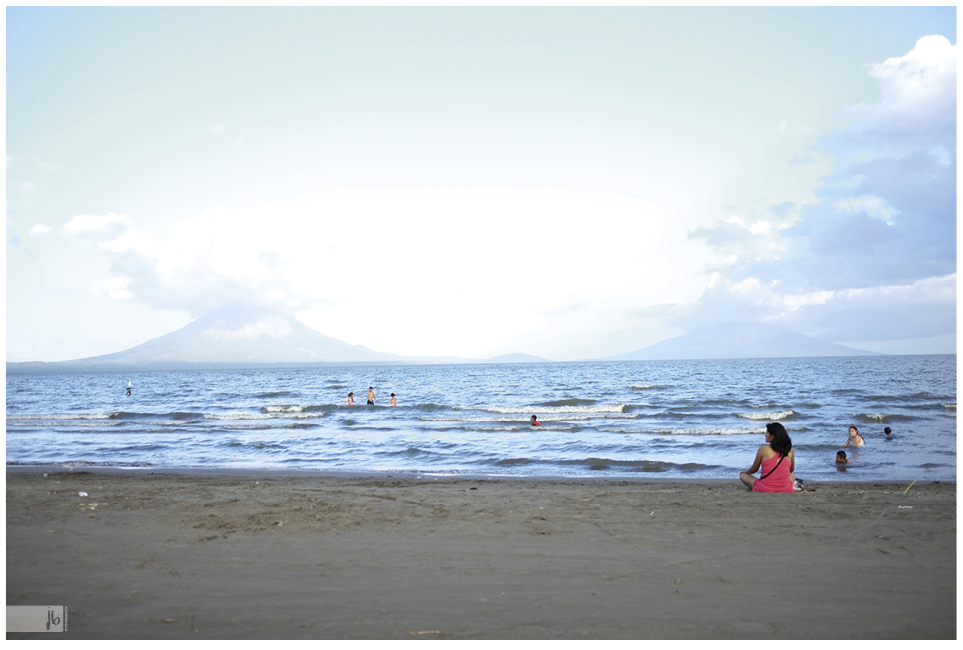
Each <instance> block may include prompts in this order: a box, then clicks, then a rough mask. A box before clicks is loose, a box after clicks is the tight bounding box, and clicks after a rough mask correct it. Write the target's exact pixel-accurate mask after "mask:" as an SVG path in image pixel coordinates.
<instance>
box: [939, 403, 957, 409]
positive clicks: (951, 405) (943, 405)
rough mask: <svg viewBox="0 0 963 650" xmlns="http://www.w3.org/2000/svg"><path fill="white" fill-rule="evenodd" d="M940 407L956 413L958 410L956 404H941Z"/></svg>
mask: <svg viewBox="0 0 963 650" xmlns="http://www.w3.org/2000/svg"><path fill="white" fill-rule="evenodd" d="M940 406H942V407H943V408H945V409H952V410H954V411H955V410H956V404H940Z"/></svg>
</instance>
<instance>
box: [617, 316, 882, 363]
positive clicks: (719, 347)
mask: <svg viewBox="0 0 963 650" xmlns="http://www.w3.org/2000/svg"><path fill="white" fill-rule="evenodd" d="M876 354H879V353H878V352H868V351H866V350H858V349H856V348H851V347H848V346H845V345H838V344H836V343H830V342H829V341H822V340H820V339H815V338H813V337H811V336H806V335H804V334H800V333H799V332H794V331H792V330H791V329H788V328H785V327H779V326H778V325H762V324H757V323H724V324H721V325H715V326H712V327H706V328H703V329H699V330H694V331H692V332H687V333H686V334H683V335H682V336H677V337H675V338H672V339H666V340H665V341H661V342H659V343H656V344H654V345H650V346H648V347H646V348H642V349H641V350H636V351H635V352H629V353H628V354H620V355H618V356H614V357H606V359H605V360H606V361H654V360H661V359H755V358H766V357H855V356H868V355H876Z"/></svg>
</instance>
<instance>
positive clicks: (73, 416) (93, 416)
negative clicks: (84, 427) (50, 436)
mask: <svg viewBox="0 0 963 650" xmlns="http://www.w3.org/2000/svg"><path fill="white" fill-rule="evenodd" d="M10 417H12V418H13V419H16V420H107V419H109V418H111V417H113V414H106V413H69V414H64V415H59V414H54V415H14V416H10Z"/></svg>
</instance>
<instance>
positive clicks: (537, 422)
mask: <svg viewBox="0 0 963 650" xmlns="http://www.w3.org/2000/svg"><path fill="white" fill-rule="evenodd" d="M532 426H533V427H540V426H542V424H541V422H539V421H538V418H537V417H535V416H534V415H533V416H532Z"/></svg>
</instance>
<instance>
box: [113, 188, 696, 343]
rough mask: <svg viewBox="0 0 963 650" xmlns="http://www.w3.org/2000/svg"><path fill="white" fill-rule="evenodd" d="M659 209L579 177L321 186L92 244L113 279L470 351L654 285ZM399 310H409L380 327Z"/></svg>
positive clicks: (202, 301) (173, 295)
mask: <svg viewBox="0 0 963 650" xmlns="http://www.w3.org/2000/svg"><path fill="white" fill-rule="evenodd" d="M668 223H669V215H668V213H667V212H666V211H665V210H664V208H662V207H660V206H659V205H657V204H654V203H652V202H650V201H648V200H647V199H644V198H641V197H637V196H633V195H629V194H621V193H612V192H605V191H599V190H595V189H585V188H560V187H498V186H493V187H422V188H410V187H409V188H371V187H359V188H329V189H325V190H322V191H320V192H316V193H313V194H310V195H304V196H299V197H294V198H289V199H284V200H280V201H275V202H271V203H266V204H261V205H252V206H243V207H227V206H216V207H214V208H211V209H209V210H206V211H204V212H202V213H200V214H198V215H197V216H195V217H191V218H188V219H184V220H182V221H180V222H177V223H176V224H174V225H172V226H170V227H169V228H167V229H166V230H164V231H160V232H152V233H146V232H139V231H133V230H127V231H125V232H123V233H122V234H120V235H119V236H116V237H114V238H112V239H110V240H108V241H104V242H103V243H101V245H100V247H101V249H102V250H103V251H105V252H107V253H110V254H111V256H112V257H111V259H112V262H113V269H112V272H114V273H116V274H118V275H120V276H123V277H132V278H133V281H132V282H131V284H130V285H129V286H128V287H127V289H128V290H129V291H131V292H132V293H134V294H135V295H137V296H138V297H139V298H141V299H143V300H145V301H147V302H150V303H152V304H155V305H158V306H165V307H176V308H183V309H188V310H189V311H191V312H192V313H194V314H195V315H200V314H202V313H204V312H206V311H209V310H210V309H211V308H212V307H213V306H216V305H217V304H220V303H223V302H227V301H244V302H255V303H260V304H273V305H275V306H281V307H287V308H291V309H295V310H298V311H299V312H300V314H299V316H300V317H301V318H302V320H304V321H305V322H307V323H308V324H309V325H311V326H313V327H315V329H317V330H319V331H321V332H323V333H325V334H327V335H329V336H333V337H335V338H339V339H341V340H345V341H348V342H349V343H363V344H364V345H367V346H369V347H373V348H375V349H382V350H389V351H392V352H397V353H404V354H407V353H420V354H449V353H453V354H463V355H470V354H471V350H469V349H466V346H472V345H491V343H490V342H491V341H492V340H498V339H499V338H501V339H506V338H508V337H510V336H512V335H514V334H515V333H517V331H518V330H519V329H521V330H536V329H538V328H540V327H544V326H545V319H546V318H545V316H544V315H543V314H544V313H545V312H546V310H551V309H553V308H560V307H561V306H564V305H568V304H573V303H577V302H579V301H587V302H588V303H589V304H590V305H592V306H593V307H599V306H600V305H607V304H610V303H613V304H614V303H615V302H618V301H624V300H627V299H629V298H631V300H634V301H638V300H641V301H643V302H644V301H645V300H654V299H655V298H654V297H655V296H657V295H662V294H663V293H664V292H665V291H668V290H669V289H671V287H673V286H675V285H676V284H677V283H679V282H681V281H682V279H681V278H682V271H681V269H682V267H683V265H684V264H685V260H681V259H678V258H675V257H674V256H672V255H671V254H670V253H669V252H667V250H666V247H665V246H664V242H663V238H664V235H665V231H666V228H667V225H668ZM600 273H601V274H602V275H601V278H602V279H601V280H600V279H599V278H600ZM646 296H648V297H649V298H647V297H646ZM412 310H415V311H417V312H418V313H420V314H421V315H422V316H421V317H419V318H418V319H417V321H412V320H403V321H398V322H395V321H392V322H391V327H385V322H386V321H385V318H386V317H387V318H389V320H390V315H391V314H400V313H410V312H411V311H412ZM508 315H510V317H507V316H508ZM427 322H430V323H432V324H433V325H432V326H431V327H425V326H424V323H427Z"/></svg>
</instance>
